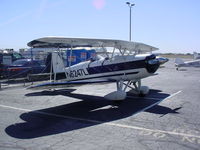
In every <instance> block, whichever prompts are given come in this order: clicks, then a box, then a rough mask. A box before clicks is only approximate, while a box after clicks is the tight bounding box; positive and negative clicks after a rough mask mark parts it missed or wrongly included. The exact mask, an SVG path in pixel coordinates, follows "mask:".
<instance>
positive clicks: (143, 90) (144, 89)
mask: <svg viewBox="0 0 200 150" xmlns="http://www.w3.org/2000/svg"><path fill="white" fill-rule="evenodd" d="M148 93H149V87H148V86H141V87H140V93H139V96H140V97H144V96H146V95H147V94H148Z"/></svg>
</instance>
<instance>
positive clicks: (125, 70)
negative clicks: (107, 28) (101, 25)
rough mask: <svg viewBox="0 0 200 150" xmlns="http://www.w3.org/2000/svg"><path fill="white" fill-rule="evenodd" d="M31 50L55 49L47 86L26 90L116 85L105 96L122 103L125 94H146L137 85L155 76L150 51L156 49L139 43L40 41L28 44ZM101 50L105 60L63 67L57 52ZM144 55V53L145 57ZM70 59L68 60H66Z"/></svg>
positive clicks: (156, 61) (156, 64)
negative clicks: (64, 50) (104, 54)
mask: <svg viewBox="0 0 200 150" xmlns="http://www.w3.org/2000/svg"><path fill="white" fill-rule="evenodd" d="M28 46H30V47H32V48H57V51H55V52H52V59H51V75H50V82H48V83H42V84H39V85H33V86H31V87H29V89H44V88H47V89H51V88H53V89H54V88H60V87H62V88H70V87H74V86H80V85H85V84H95V83H101V84H104V83H110V82H115V83H116V90H114V91H113V92H111V93H109V94H107V95H105V98H106V99H108V100H124V99H125V98H126V95H127V93H126V90H127V88H130V91H129V92H133V93H136V94H138V95H146V94H148V92H149V88H148V87H147V86H142V85H141V80H142V79H143V78H146V77H149V76H152V75H156V73H155V72H156V71H157V69H158V68H159V65H160V61H159V59H157V58H156V56H155V55H154V54H152V53H151V52H152V51H155V50H158V48H156V47H153V46H150V45H147V44H143V43H139V42H129V41H123V40H112V39H89V38H65V37H44V38H39V39H36V40H33V41H31V42H29V43H28ZM77 47H81V48H102V49H104V50H105V49H106V50H107V51H110V53H109V54H107V55H106V57H102V56H97V57H96V58H95V59H94V58H93V59H89V60H87V61H84V62H80V63H78V64H75V65H71V64H70V62H69V64H68V67H65V65H64V63H63V58H62V55H61V53H60V49H63V48H65V49H68V50H71V53H70V55H71V54H72V51H73V50H74V49H75V48H77ZM116 52H118V53H117V55H116ZM147 52H148V53H147ZM141 53H143V54H141ZM69 57H70V56H69Z"/></svg>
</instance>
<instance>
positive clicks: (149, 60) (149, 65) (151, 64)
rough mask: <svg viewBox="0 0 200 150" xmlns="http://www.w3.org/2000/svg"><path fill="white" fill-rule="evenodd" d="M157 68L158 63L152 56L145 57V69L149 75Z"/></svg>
mask: <svg viewBox="0 0 200 150" xmlns="http://www.w3.org/2000/svg"><path fill="white" fill-rule="evenodd" d="M159 66H160V62H159V60H158V59H156V56H155V55H154V54H152V55H150V56H147V57H146V69H147V71H148V72H149V73H155V72H156V70H157V69H158V68H159Z"/></svg>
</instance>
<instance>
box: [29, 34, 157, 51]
mask: <svg viewBox="0 0 200 150" xmlns="http://www.w3.org/2000/svg"><path fill="white" fill-rule="evenodd" d="M27 45H28V46H30V47H37V48H74V47H115V48H117V49H126V50H130V51H138V50H139V51H145V52H149V51H154V50H158V48H156V47H153V46H150V45H147V44H143V43H139V42H129V41H123V40H113V39H89V38H66V37H44V38H39V39H36V40H33V41H31V42H29V43H28V44H27Z"/></svg>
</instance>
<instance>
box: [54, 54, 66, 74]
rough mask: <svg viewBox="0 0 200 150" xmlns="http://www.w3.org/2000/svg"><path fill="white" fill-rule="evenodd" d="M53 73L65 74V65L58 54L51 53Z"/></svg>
mask: <svg viewBox="0 0 200 150" xmlns="http://www.w3.org/2000/svg"><path fill="white" fill-rule="evenodd" d="M52 63H53V72H54V73H58V72H65V65H64V63H63V59H62V57H61V56H60V54H59V53H58V52H53V53H52Z"/></svg>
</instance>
